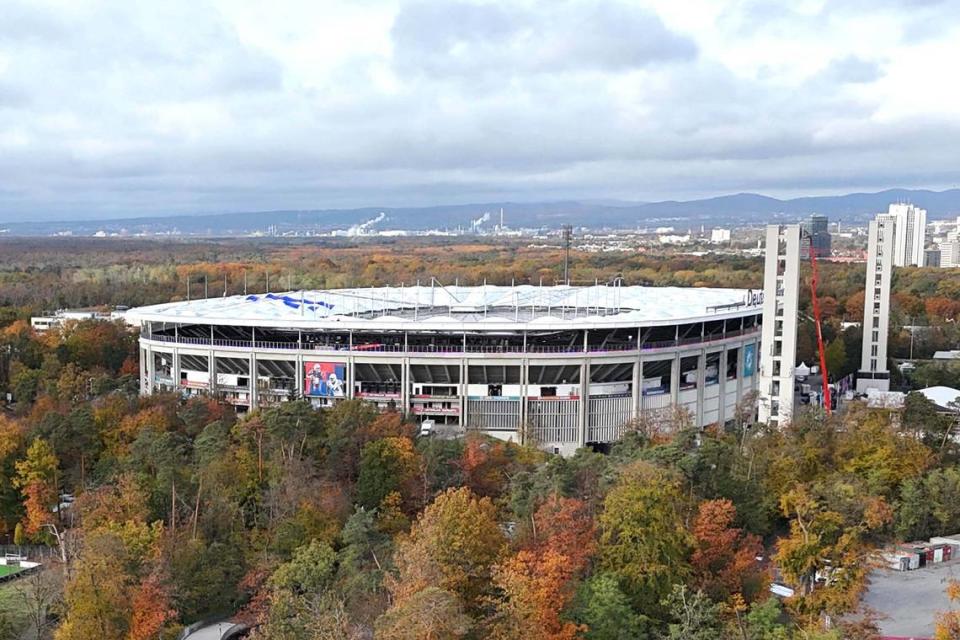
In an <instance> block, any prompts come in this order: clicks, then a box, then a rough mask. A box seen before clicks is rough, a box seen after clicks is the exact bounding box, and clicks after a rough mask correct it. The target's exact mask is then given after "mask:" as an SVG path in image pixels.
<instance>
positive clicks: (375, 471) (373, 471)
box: [357, 437, 419, 509]
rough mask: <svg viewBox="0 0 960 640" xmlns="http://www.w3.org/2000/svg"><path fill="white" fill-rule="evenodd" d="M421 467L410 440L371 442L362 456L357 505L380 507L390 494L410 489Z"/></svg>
mask: <svg viewBox="0 0 960 640" xmlns="http://www.w3.org/2000/svg"><path fill="white" fill-rule="evenodd" d="M418 468H419V465H418V461H417V452H416V450H415V449H414V448H413V441H411V440H410V439H409V438H402V437H390V438H381V439H380V440H374V441H373V442H368V443H367V444H366V445H364V447H363V450H362V451H361V453H360V477H359V478H358V479H357V502H358V503H359V504H360V505H362V506H364V507H366V508H367V509H375V508H377V507H378V506H380V503H382V502H383V499H384V498H386V497H387V496H388V495H389V494H391V493H393V492H395V491H399V492H402V490H404V489H407V488H408V485H410V484H411V483H412V481H413V480H414V479H415V477H416V474H417V471H418ZM407 493H409V491H407Z"/></svg>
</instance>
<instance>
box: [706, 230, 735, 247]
mask: <svg viewBox="0 0 960 640" xmlns="http://www.w3.org/2000/svg"><path fill="white" fill-rule="evenodd" d="M710 242H713V243H714V244H721V243H723V242H730V229H712V230H711V231H710Z"/></svg>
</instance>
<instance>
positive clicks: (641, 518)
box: [599, 462, 692, 619]
mask: <svg viewBox="0 0 960 640" xmlns="http://www.w3.org/2000/svg"><path fill="white" fill-rule="evenodd" d="M686 512H687V500H686V498H685V495H684V492H683V490H682V487H681V481H680V479H679V477H677V476H676V475H675V474H674V473H672V472H670V471H667V470H665V469H663V468H660V467H657V466H655V465H652V464H650V463H648V462H635V463H633V464H631V465H630V466H628V467H627V468H626V469H624V470H623V472H622V474H621V476H620V479H619V480H618V482H617V484H616V485H615V486H614V488H613V489H612V490H611V491H610V493H609V494H607V497H606V499H605V500H604V502H603V513H602V514H601V516H600V531H601V533H600V545H599V559H600V568H601V569H602V570H603V571H607V572H610V573H611V574H613V575H616V576H617V577H618V578H619V580H620V582H621V585H622V587H623V589H624V591H625V593H626V594H627V595H628V596H629V597H630V599H631V602H632V603H633V605H634V607H635V608H636V609H637V610H638V611H639V612H640V613H642V614H645V615H648V616H650V617H653V618H659V619H662V618H663V616H664V615H665V614H666V612H665V611H664V609H663V607H662V605H661V602H662V601H663V600H665V599H666V598H667V597H668V596H669V595H670V593H671V591H672V589H673V585H675V584H679V583H681V582H683V581H684V580H685V579H686V578H687V576H688V575H689V574H690V566H689V564H688V563H687V558H688V557H689V554H690V550H691V546H692V539H691V536H690V534H689V533H688V532H687V530H686V528H685V527H684V515H685V514H686Z"/></svg>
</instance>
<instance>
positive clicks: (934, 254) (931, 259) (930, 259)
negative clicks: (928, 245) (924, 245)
mask: <svg viewBox="0 0 960 640" xmlns="http://www.w3.org/2000/svg"><path fill="white" fill-rule="evenodd" d="M941 246H942V245H941ZM924 255H925V257H924V259H923V266H925V267H939V266H940V249H939V248H937V249H927V250H926V251H924Z"/></svg>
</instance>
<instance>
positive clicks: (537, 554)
mask: <svg viewBox="0 0 960 640" xmlns="http://www.w3.org/2000/svg"><path fill="white" fill-rule="evenodd" d="M532 530H533V533H532V537H531V539H530V540H529V541H528V544H527V545H526V546H525V547H524V548H521V549H520V550H519V551H518V552H517V553H516V554H514V555H512V556H510V557H509V558H507V559H506V560H505V561H504V562H503V563H501V564H500V565H499V566H498V567H497V569H496V570H495V572H494V584H495V585H496V586H497V587H498V588H499V590H500V592H501V593H502V596H501V597H500V599H499V600H498V602H497V612H496V615H495V620H494V625H493V631H492V633H491V635H492V637H497V638H504V639H506V638H517V637H522V638H531V639H536V638H543V639H547V638H574V637H577V634H578V633H579V632H581V631H582V630H583V629H582V628H581V627H580V626H579V625H577V624H575V623H573V622H571V621H569V620H567V619H566V618H565V617H564V612H565V611H566V610H567V608H568V606H569V605H570V603H571V601H572V600H573V597H574V595H575V592H576V582H575V581H576V579H577V578H579V577H580V575H581V574H582V572H583V571H584V569H585V568H586V566H587V563H588V561H589V559H590V556H591V555H592V553H593V550H594V548H595V540H594V525H593V519H592V517H591V514H590V512H589V510H588V508H587V505H586V504H585V503H584V502H582V501H580V500H576V499H573V498H561V497H559V496H552V497H551V498H548V499H547V501H546V502H545V503H544V504H543V505H542V506H541V507H540V508H539V509H538V510H537V513H536V514H535V515H534V517H533V527H532Z"/></svg>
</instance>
